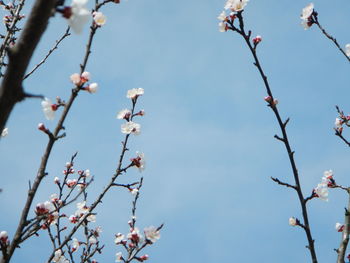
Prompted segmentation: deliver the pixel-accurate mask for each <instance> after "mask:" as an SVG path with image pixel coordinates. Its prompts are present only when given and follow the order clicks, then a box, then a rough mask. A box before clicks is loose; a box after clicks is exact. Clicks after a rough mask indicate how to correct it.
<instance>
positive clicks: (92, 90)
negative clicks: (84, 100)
mask: <svg viewBox="0 0 350 263" xmlns="http://www.w3.org/2000/svg"><path fill="white" fill-rule="evenodd" d="M86 90H87V91H88V92H90V93H96V92H97V91H98V84H97V83H91V84H89V86H87V88H86Z"/></svg>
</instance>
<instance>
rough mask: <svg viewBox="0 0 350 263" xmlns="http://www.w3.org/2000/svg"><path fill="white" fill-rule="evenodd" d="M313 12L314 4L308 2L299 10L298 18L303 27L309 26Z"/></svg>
mask: <svg viewBox="0 0 350 263" xmlns="http://www.w3.org/2000/svg"><path fill="white" fill-rule="evenodd" d="M313 14H314V4H313V3H310V4H308V5H307V6H306V7H304V8H303V10H302V11H301V15H300V19H301V20H302V22H301V24H302V26H303V27H304V29H305V30H306V29H308V28H310V27H311V26H312V25H313V23H314V21H313V19H312V15H313Z"/></svg>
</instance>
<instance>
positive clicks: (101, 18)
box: [92, 12, 107, 26]
mask: <svg viewBox="0 0 350 263" xmlns="http://www.w3.org/2000/svg"><path fill="white" fill-rule="evenodd" d="M92 16H93V18H94V21H95V23H96V25H98V26H103V25H104V24H106V21H107V18H106V16H105V15H104V14H102V12H93V14H92Z"/></svg>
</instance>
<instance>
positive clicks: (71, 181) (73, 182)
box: [66, 179, 78, 188]
mask: <svg viewBox="0 0 350 263" xmlns="http://www.w3.org/2000/svg"><path fill="white" fill-rule="evenodd" d="M77 182H78V180H77V179H68V180H67V182H66V185H67V186H68V187H69V188H72V187H74V186H75V185H76V184H77Z"/></svg>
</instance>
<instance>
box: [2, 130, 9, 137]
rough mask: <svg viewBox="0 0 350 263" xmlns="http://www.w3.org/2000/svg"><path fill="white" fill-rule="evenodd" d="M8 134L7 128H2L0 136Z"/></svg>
mask: <svg viewBox="0 0 350 263" xmlns="http://www.w3.org/2000/svg"><path fill="white" fill-rule="evenodd" d="M8 134H9V129H8V128H4V129H3V130H2V132H1V137H6V136H7V135H8Z"/></svg>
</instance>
